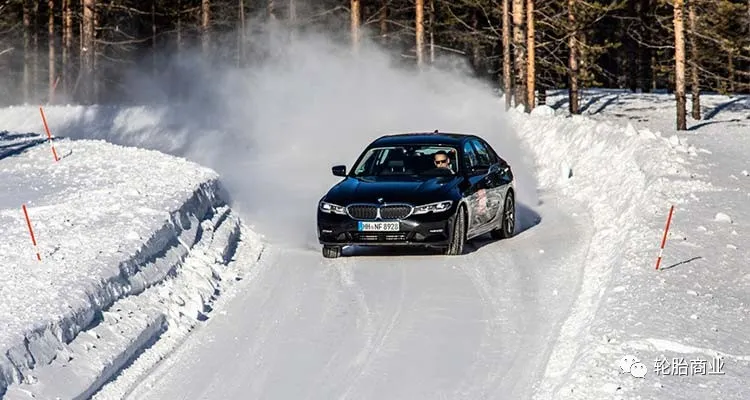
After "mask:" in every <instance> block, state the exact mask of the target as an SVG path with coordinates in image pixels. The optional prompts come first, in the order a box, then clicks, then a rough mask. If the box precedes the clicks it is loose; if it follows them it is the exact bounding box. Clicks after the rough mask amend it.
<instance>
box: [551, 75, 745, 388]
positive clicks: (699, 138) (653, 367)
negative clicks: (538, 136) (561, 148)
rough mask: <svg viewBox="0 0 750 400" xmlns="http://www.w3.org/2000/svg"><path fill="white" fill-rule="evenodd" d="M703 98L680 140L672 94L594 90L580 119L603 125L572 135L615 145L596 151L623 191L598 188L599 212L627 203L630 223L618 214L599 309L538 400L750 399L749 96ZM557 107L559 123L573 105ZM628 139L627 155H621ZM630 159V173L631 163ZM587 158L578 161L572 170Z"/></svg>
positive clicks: (560, 98) (562, 351)
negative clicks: (639, 366) (642, 372)
mask: <svg viewBox="0 0 750 400" xmlns="http://www.w3.org/2000/svg"><path fill="white" fill-rule="evenodd" d="M701 100H702V103H701V105H702V119H701V120H698V121H694V120H692V119H691V118H688V128H689V131H687V132H680V133H677V132H676V131H675V129H674V121H675V114H674V108H673V105H674V102H673V97H672V96H671V95H667V94H628V93H627V92H623V91H614V90H598V91H588V92H587V93H586V96H585V97H584V99H583V104H584V105H585V106H584V115H585V116H586V118H588V119H591V120H594V121H596V122H595V123H594V122H590V123H589V124H588V125H589V127H588V128H583V129H582V128H580V127H579V128H574V127H571V128H570V129H574V130H578V133H577V134H576V135H577V136H579V137H586V135H587V134H586V133H585V131H592V130H594V128H598V129H596V130H597V131H598V133H596V135H598V136H599V137H603V138H606V142H607V146H606V148H602V149H600V150H599V151H600V152H602V153H603V154H608V155H609V156H610V159H611V161H606V160H602V161H603V162H602V164H601V165H600V167H601V168H600V169H599V170H594V171H592V173H594V174H596V175H597V176H598V178H597V181H599V182H604V181H606V180H610V179H614V180H620V181H621V184H622V186H623V188H622V189H621V190H617V191H612V192H609V193H601V192H599V191H598V190H597V188H596V187H595V186H592V187H591V188H590V190H591V191H592V193H591V195H592V196H594V197H597V196H598V197H599V198H598V199H597V200H595V201H594V202H593V204H594V205H596V204H599V205H600V207H601V205H602V204H603V205H605V207H608V204H618V203H620V204H622V205H623V206H624V207H623V209H622V210H623V211H626V210H627V209H630V212H629V213H628V212H623V213H622V214H620V215H624V216H625V217H624V218H622V217H619V218H618V215H613V216H612V217H613V218H612V219H611V221H610V226H609V231H610V232H614V234H613V237H618V238H620V240H619V243H620V249H619V251H618V252H616V253H613V254H614V255H616V257H614V258H613V259H612V260H611V262H610V264H609V265H608V266H607V268H608V271H607V273H606V274H604V276H606V279H604V280H602V281H601V282H600V284H599V285H597V286H596V287H590V290H591V291H592V292H596V295H595V296H592V297H593V298H595V299H596V301H591V302H587V303H582V304H579V308H578V309H579V310H581V312H582V313H583V314H588V315H589V318H587V319H586V321H585V323H584V321H578V320H577V318H572V319H571V320H570V322H571V323H575V322H580V323H579V326H578V328H583V329H574V330H571V331H570V335H569V336H566V335H565V334H563V336H562V337H561V338H560V340H561V343H560V345H558V346H557V349H556V353H553V356H552V358H551V359H550V363H549V365H548V370H547V376H548V379H546V380H545V381H543V385H542V389H543V390H542V391H541V392H540V393H541V395H540V398H549V397H550V395H551V394H553V393H554V396H552V397H554V398H576V399H581V398H603V397H607V398H611V396H614V397H617V398H636V397H639V398H659V399H685V398H695V399H703V398H732V399H744V398H748V397H750V273H748V271H747V261H748V260H750V251H749V249H750V248H749V247H748V243H749V242H750V229H748V225H749V224H750V173H749V171H750V161H749V160H750V157H748V154H750V96H733V97H729V96H721V95H704V96H703V97H702V99H701ZM548 104H550V105H553V106H555V107H559V108H560V111H559V112H560V113H563V114H564V113H565V111H564V109H565V108H567V102H566V98H565V95H564V94H560V95H557V96H552V97H551V98H550V99H549V103H548ZM689 106H690V104H689V105H688V107H689ZM576 120H580V118H578V117H575V118H572V121H576ZM612 124H618V125H621V126H626V129H625V130H624V131H623V130H622V129H614V128H610V126H611V125H612ZM570 125H577V124H576V123H572V124H570ZM623 134H624V135H629V134H633V135H634V136H633V137H631V138H630V139H623V138H622V136H623ZM654 134H656V137H654ZM634 138H642V139H640V140H636V139H634ZM623 140H627V141H628V142H630V144H629V145H628V146H625V147H624V148H618V147H616V143H618V142H622V141H623ZM657 144H658V145H657ZM551 151H552V150H551ZM626 153H632V154H633V157H632V158H631V159H632V160H634V161H635V162H634V163H627V164H624V165H623V163H622V161H624V160H622V159H621V158H620V157H621V155H622V154H626ZM577 158H578V157H576V156H575V155H570V159H571V161H570V162H571V163H572V164H573V165H574V163H576V162H577V161H576V159H577ZM573 169H574V172H573V174H574V177H575V174H576V173H575V169H576V168H575V165H574V167H573ZM618 170H620V171H619V172H615V171H618ZM574 179H575V178H574ZM633 180H635V181H636V182H637V185H635V186H634V183H633ZM578 189H579V188H576V191H577V190H578ZM671 205H674V206H675V211H674V215H673V219H672V224H671V227H670V232H669V236H668V240H667V242H666V246H665V250H664V258H663V261H662V264H661V267H660V269H661V270H660V271H656V270H655V262H656V257H657V255H658V248H659V244H660V241H661V235H662V232H663V230H664V228H665V223H666V219H667V215H668V212H669V207H670V206H671ZM592 250H593V251H597V252H599V251H601V250H602V248H601V247H596V246H594V247H593V248H592ZM584 291H585V290H584ZM573 315H575V312H574V314H573ZM563 332H565V330H564V331H563ZM627 355H632V356H635V357H636V358H637V359H639V360H640V361H641V363H643V364H644V365H645V367H646V369H647V374H646V376H645V378H644V379H634V378H633V377H632V376H630V374H626V373H621V371H620V370H619V368H617V367H615V365H617V363H619V360H620V359H621V358H622V357H624V356H627Z"/></svg>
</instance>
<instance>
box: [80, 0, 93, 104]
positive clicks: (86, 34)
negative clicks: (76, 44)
mask: <svg viewBox="0 0 750 400" xmlns="http://www.w3.org/2000/svg"><path fill="white" fill-rule="evenodd" d="M82 1H83V3H82V6H83V18H82V20H81V24H82V31H81V61H82V64H83V65H82V66H83V68H82V71H81V72H82V77H81V79H82V81H83V90H82V94H83V99H84V100H85V101H87V102H91V100H92V99H93V91H92V89H93V79H94V57H95V52H94V12H95V7H96V2H95V0H82Z"/></svg>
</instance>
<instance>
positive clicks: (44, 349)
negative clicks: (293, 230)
mask: <svg viewBox="0 0 750 400" xmlns="http://www.w3.org/2000/svg"><path fill="white" fill-rule="evenodd" d="M39 139H40V137H39V136H37V135H32V134H8V133H5V134H3V135H2V136H0V149H2V150H5V151H4V152H0V175H2V177H3V179H2V181H1V182H0V186H2V188H0V193H2V197H0V236H2V238H3V240H2V241H1V242H0V261H1V262H2V265H3V268H2V269H0V282H2V285H0V315H2V317H3V319H2V322H3V324H2V326H1V327H0V394H2V393H3V392H5V391H6V388H8V386H10V389H8V393H7V394H6V397H7V398H23V396H24V395H25V394H26V393H28V392H33V393H36V394H37V395H42V397H45V396H52V397H54V396H62V397H65V398H77V397H78V396H81V397H87V396H90V395H91V394H92V393H94V392H95V391H96V390H97V389H98V388H99V387H100V386H101V385H102V384H104V383H105V382H106V381H107V380H108V379H110V378H111V377H112V375H113V374H115V373H117V372H118V370H119V369H120V368H121V367H122V366H124V365H126V364H127V363H128V362H129V360H131V359H132V357H133V356H134V355H136V354H137V353H138V352H139V351H140V350H142V349H143V348H144V347H146V346H148V345H149V344H151V343H153V341H154V340H156V338H158V337H159V335H161V334H162V333H163V332H164V331H165V330H166V329H167V327H168V326H169V322H170V321H179V320H180V319H183V318H188V319H192V320H193V322H194V321H195V320H196V319H197V318H202V312H204V311H205V310H204V308H205V307H206V306H208V305H209V304H210V302H211V301H212V297H214V296H215V294H217V293H218V291H217V287H218V286H219V282H220V281H221V278H222V272H221V268H220V267H223V266H225V265H226V264H228V263H229V262H230V260H231V259H232V257H233V255H234V253H235V250H236V249H237V246H238V245H239V244H240V238H241V235H242V234H243V232H242V231H241V223H240V220H239V219H238V218H237V217H236V216H234V215H233V214H232V212H231V210H230V209H229V207H228V206H227V201H226V195H225V194H224V193H223V190H222V188H221V185H220V183H219V180H218V176H217V174H216V173H215V172H214V171H212V170H210V169H207V168H204V167H201V166H199V165H197V164H194V163H191V162H188V161H186V160H184V159H180V158H175V157H171V156H167V155H165V154H162V153H159V152H156V151H149V150H143V149H136V148H127V147H120V146H115V145H112V144H107V143H105V142H102V141H71V140H56V141H55V146H56V149H57V152H58V154H59V155H61V157H62V159H61V160H60V161H59V162H57V163H55V162H54V160H53V156H52V153H51V151H50V148H49V147H48V145H47V144H44V143H43V141H42V140H39ZM8 149H10V150H8ZM22 204H25V205H26V206H27V208H28V214H29V218H30V220H31V224H32V227H33V230H34V234H35V239H36V241H37V242H38V245H39V247H38V250H39V252H40V253H41V261H38V260H37V257H36V251H37V250H36V249H35V248H34V247H33V246H32V241H31V237H30V235H29V231H28V228H27V224H26V221H25V218H24V214H23V211H22V208H21V206H22ZM244 234H245V235H251V236H249V237H246V238H244V239H246V240H248V242H249V243H250V244H251V245H252V251H254V252H256V253H257V252H259V251H260V247H259V242H258V241H257V238H256V237H255V236H253V234H252V233H251V232H245V233H244ZM168 278H169V279H168ZM172 278H174V279H172ZM165 281H169V282H170V283H164V282H165ZM172 281H177V282H182V283H174V282H172ZM157 284H159V285H157ZM155 285H156V286H155ZM188 325H189V324H188ZM83 333H85V334H83ZM36 382H38V384H36V385H30V384H34V383H36ZM19 383H23V384H20V385H19ZM11 385H13V386H11Z"/></svg>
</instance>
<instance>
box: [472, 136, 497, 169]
mask: <svg viewBox="0 0 750 400" xmlns="http://www.w3.org/2000/svg"><path fill="white" fill-rule="evenodd" d="M471 143H472V144H473V145H474V147H475V148H476V149H477V154H476V157H477V164H478V165H480V166H483V167H489V166H490V165H491V164H492V158H491V157H490V153H489V151H488V150H487V147H485V145H484V144H483V143H482V142H480V141H478V140H472V141H471Z"/></svg>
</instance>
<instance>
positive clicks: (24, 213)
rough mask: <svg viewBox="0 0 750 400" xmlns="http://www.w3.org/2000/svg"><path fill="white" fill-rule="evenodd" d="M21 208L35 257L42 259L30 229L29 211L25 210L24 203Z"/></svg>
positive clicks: (32, 231)
mask: <svg viewBox="0 0 750 400" xmlns="http://www.w3.org/2000/svg"><path fill="white" fill-rule="evenodd" d="M22 208H23V215H24V216H26V225H27V226H28V227H29V234H30V235H31V243H33V244H34V249H35V250H36V259H37V260H39V261H42V256H41V255H40V254H39V247H37V245H36V238H35V237H34V230H33V229H31V220H30V219H29V212H28V211H26V204H24V205H23V206H22Z"/></svg>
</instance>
